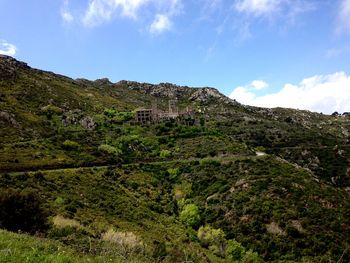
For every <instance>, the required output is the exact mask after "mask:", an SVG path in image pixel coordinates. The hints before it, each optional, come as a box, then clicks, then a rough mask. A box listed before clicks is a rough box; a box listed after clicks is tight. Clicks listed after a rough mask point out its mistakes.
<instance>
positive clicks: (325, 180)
mask: <svg viewBox="0 0 350 263" xmlns="http://www.w3.org/2000/svg"><path fill="white" fill-rule="evenodd" d="M174 99H176V101H177V107H178V109H179V112H184V111H186V110H188V109H191V115H190V116H187V115H186V116H185V115H180V116H179V117H178V118H177V119H169V120H162V121H155V122H152V123H149V124H140V123H136V122H135V118H134V117H135V112H136V111H137V109H140V108H148V109H151V108H152V107H154V105H156V106H157V109H158V110H159V111H167V110H168V103H169V100H174ZM0 127H1V129H0V136H1V138H2V139H1V142H0V189H1V191H0V193H1V194H0V202H2V204H3V206H2V208H0V228H4V229H7V230H11V231H17V230H21V231H23V232H28V233H31V234H33V235H35V236H36V237H33V238H31V237H27V236H24V235H23V236H22V235H19V236H18V235H14V234H11V233H9V232H5V231H1V232H0V251H5V250H6V249H9V243H6V242H4V241H2V240H6V239H7V237H8V236H9V237H11V238H14V239H16V238H17V239H21V240H23V241H21V244H22V245H21V246H20V247H19V248H17V252H16V253H17V254H16V255H17V256H18V250H23V251H28V247H30V246H31V244H30V243H31V242H35V243H36V244H37V246H38V247H41V245H40V244H41V242H43V241H42V238H43V237H45V238H46V239H50V240H52V241H50V242H53V243H52V246H62V247H66V248H67V250H69V252H68V254H67V255H66V256H65V257H66V258H67V261H68V262H70V261H69V260H71V261H72V262H86V261H87V259H84V258H82V257H80V256H79V255H84V256H85V257H87V258H89V260H90V261H92V262H105V260H107V259H108V260H109V259H110V260H111V261H115V262H120V261H126V260H127V261H133V262H159V261H164V262H185V261H187V262H188V261H191V262H233V261H237V262H349V261H350V246H349V244H350V236H349V234H348V233H349V230H350V219H349V218H350V202H349V201H350V163H349V162H350V149H349V146H350V137H349V132H350V118H349V117H347V116H338V115H337V116H329V115H323V114H318V113H312V112H308V111H298V110H292V109H283V108H276V109H265V108H257V107H251V106H247V105H242V104H240V103H239V102H237V101H234V100H231V99H229V98H227V97H225V96H224V95H222V94H221V93H220V92H218V91H217V90H216V89H214V88H208V87H205V88H190V87H184V86H177V85H173V84H169V83H161V84H157V85H154V84H147V83H137V82H132V81H120V82H117V83H111V82H110V81H109V80H108V79H100V80H95V81H90V80H86V79H71V78H69V77H65V76H61V75H57V74H54V73H52V72H46V71H42V70H37V69H33V68H31V67H29V66H28V65H27V64H25V63H23V62H20V61H17V60H15V59H13V58H11V57H7V56H1V55H0ZM14 200H17V201H14ZM18 200H19V201H18ZM21 200H23V202H22V201H21ZM28 200H29V201H28ZM21 202H22V203H21ZM29 203H32V204H33V205H28V204H29ZM4 204H6V205H8V207H10V208H8V207H7V206H6V205H4ZM35 204H37V205H35ZM11 207H18V211H19V212H18V213H17V214H15V215H14V214H13V212H12V209H11ZM21 211H23V214H21ZM36 213H37V215H38V218H39V219H40V217H39V215H42V218H43V219H44V221H45V222H44V221H43V224H42V225H40V224H36V223H35V222H40V220H39V219H35V220H33V222H34V223H33V222H32V221H31V220H30V218H31V217H32V215H33V214H36ZM28 215H29V216H28ZM27 216H28V220H24V221H25V222H22V221H21V218H24V217H25V218H26V217H27ZM10 217H11V218H12V217H13V220H15V221H12V222H19V223H18V224H17V225H16V224H15V223H11V222H8V221H6V218H10ZM16 220H17V221H16ZM29 240H34V241H29ZM14 242H15V241H14ZM6 251H7V250H6ZM48 251H52V252H48ZM4 253H5V252H4ZM4 253H2V252H1V253H0V257H1V258H9V255H8V254H6V253H7V252H6V253H5V254H4ZM28 253H29V252H28ZM50 253H52V255H56V254H57V249H56V250H55V249H49V248H47V249H41V248H38V252H37V253H36V254H35V255H32V254H30V255H29V256H28V257H32V259H33V260H34V261H35V259H36V257H40V255H42V256H43V258H45V260H49V259H47V258H50ZM14 255H15V254H14ZM14 257H15V256H14ZM62 260H63V259H62ZM0 261H1V260H0ZM5 261H6V259H5ZM6 262H8V261H6ZM10 262H16V261H15V260H14V261H10ZM31 262H32V261H31ZM48 262H49V261H48ZM57 262H61V261H57ZM64 262H66V261H64Z"/></svg>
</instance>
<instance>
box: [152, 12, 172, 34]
mask: <svg viewBox="0 0 350 263" xmlns="http://www.w3.org/2000/svg"><path fill="white" fill-rule="evenodd" d="M171 27H172V22H171V21H170V19H169V17H168V16H166V15H162V14H157V15H156V17H155V18H154V21H153V23H152V24H151V26H150V29H149V31H150V32H151V33H153V34H159V33H163V32H164V31H167V30H170V29H171Z"/></svg>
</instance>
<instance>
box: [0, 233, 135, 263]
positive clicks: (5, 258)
mask: <svg viewBox="0 0 350 263" xmlns="http://www.w3.org/2000/svg"><path fill="white" fill-rule="evenodd" d="M107 261H108V262H114V263H118V262H137V261H124V260H123V261H122V259H120V258H116V257H114V258H110V257H102V256H99V257H93V256H86V255H82V254H78V253H76V252H75V251H73V250H72V249H70V248H69V247H67V246H64V245H62V244H61V243H59V242H57V241H52V240H48V239H43V238H36V237H32V236H28V235H25V234H16V233H11V232H8V231H4V230H0V262H1V263H5V262H6V263H34V262H50V263H70V262H72V263H73V262H97V263H99V262H107Z"/></svg>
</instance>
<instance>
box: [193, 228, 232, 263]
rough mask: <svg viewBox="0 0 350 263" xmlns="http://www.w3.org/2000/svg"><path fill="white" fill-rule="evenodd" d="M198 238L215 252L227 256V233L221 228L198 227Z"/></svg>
mask: <svg viewBox="0 0 350 263" xmlns="http://www.w3.org/2000/svg"><path fill="white" fill-rule="evenodd" d="M197 236H198V239H199V241H200V243H201V245H202V246H204V247H206V248H208V247H209V248H210V250H212V251H213V252H214V253H215V254H217V255H219V256H221V257H225V245H226V239H225V233H224V231H222V230H221V229H214V228H212V227H210V226H201V227H200V228H199V229H198V234H197Z"/></svg>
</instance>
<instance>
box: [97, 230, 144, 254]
mask: <svg viewBox="0 0 350 263" xmlns="http://www.w3.org/2000/svg"><path fill="white" fill-rule="evenodd" d="M101 239H102V240H103V241H107V242H110V243H113V244H114V245H115V247H114V248H115V249H117V251H118V254H119V255H121V256H122V257H123V258H127V257H128V256H131V255H139V254H143V253H144V249H145V247H144V244H143V242H142V241H141V239H140V238H139V237H138V236H136V235H135V234H134V233H132V232H116V231H114V230H113V229H109V230H108V231H107V232H105V233H103V234H102V236H101Z"/></svg>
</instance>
